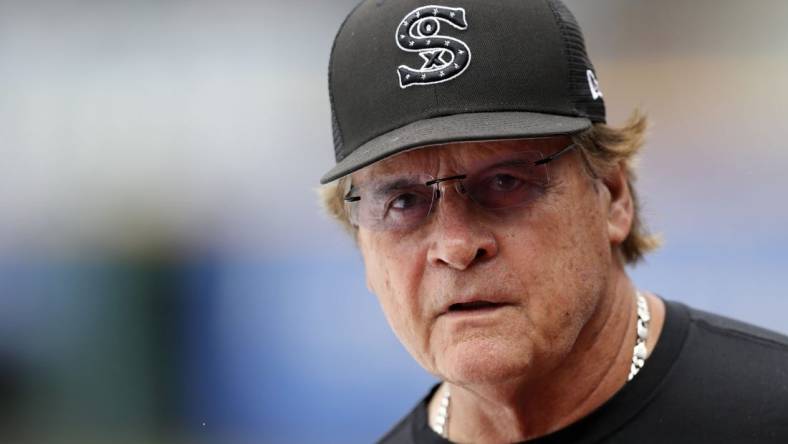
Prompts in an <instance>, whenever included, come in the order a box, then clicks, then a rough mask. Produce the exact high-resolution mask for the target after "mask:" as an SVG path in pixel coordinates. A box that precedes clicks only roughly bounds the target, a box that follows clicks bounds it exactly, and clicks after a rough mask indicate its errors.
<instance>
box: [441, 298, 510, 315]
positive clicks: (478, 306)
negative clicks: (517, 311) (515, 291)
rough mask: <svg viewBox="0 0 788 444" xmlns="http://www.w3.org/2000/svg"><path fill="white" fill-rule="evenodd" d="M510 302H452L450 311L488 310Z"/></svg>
mask: <svg viewBox="0 0 788 444" xmlns="http://www.w3.org/2000/svg"><path fill="white" fill-rule="evenodd" d="M506 305H508V304H504V303H499V302H490V301H471V302H462V303H457V304H451V305H450V306H449V310H448V313H455V312H473V311H488V310H494V309H496V308H500V307H503V306H506Z"/></svg>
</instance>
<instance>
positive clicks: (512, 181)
mask: <svg viewBox="0 0 788 444" xmlns="http://www.w3.org/2000/svg"><path fill="white" fill-rule="evenodd" d="M522 184H523V181H522V180H520V179H519V178H517V177H515V176H512V175H511V174H496V175H495V176H493V177H492V178H491V179H490V183H489V185H490V188H491V189H492V190H493V191H513V190H516V189H517V188H518V187H520V186H521V185H522Z"/></svg>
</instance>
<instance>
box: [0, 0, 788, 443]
mask: <svg viewBox="0 0 788 444" xmlns="http://www.w3.org/2000/svg"><path fill="white" fill-rule="evenodd" d="M354 4H355V0H336V1H320V2H315V1H306V0H290V1H288V2H274V1H270V0H257V1H251V0H224V1H221V2H220V1H216V0H214V1H207V0H191V1H184V0H156V1H151V0H148V1H143V0H137V1H125V2H123V1H107V0H105V1H99V0H58V1H43V0H26V1H21V0H18V1H6V0H3V1H0V80H1V83H0V153H1V154H2V160H0V441H2V442H3V443H46V444H49V443H54V444H59V443H71V442H73V443H106V442H112V443H202V442H205V443H208V442H219V443H233V444H235V443H238V444H243V443H368V442H372V441H373V440H374V439H376V438H377V437H379V436H380V435H381V434H382V433H384V432H385V431H386V430H387V429H388V428H389V427H390V426H391V425H392V424H393V423H394V422H395V420H396V419H398V418H399V417H400V416H401V415H403V414H404V413H405V412H406V411H407V410H408V409H410V407H411V406H412V405H413V404H414V403H415V402H416V401H417V400H418V399H420V398H421V397H422V396H423V395H424V393H425V392H426V390H427V388H428V387H429V386H430V384H431V383H432V379H431V378H430V377H429V376H428V375H426V374H425V373H424V372H423V371H422V370H421V369H420V368H419V367H418V366H417V365H416V364H415V363H414V362H412V360H411V358H410V357H409V356H408V354H407V353H406V352H405V351H404V350H403V349H402V347H401V346H400V345H399V343H398V342H397V340H396V339H395V338H394V337H393V335H392V334H391V332H390V331H389V329H388V326H387V325H386V322H385V320H384V318H383V316H382V314H381V311H380V309H379V308H378V305H377V302H376V301H375V299H374V297H373V296H372V295H370V294H369V293H368V292H367V291H366V289H365V286H364V278H363V271H362V263H361V261H360V258H359V256H358V254H357V252H356V251H355V249H354V247H353V245H352V242H351V241H350V240H349V239H348V238H347V237H346V236H345V235H344V234H343V233H342V232H341V231H340V229H339V228H338V227H336V226H335V225H333V224H332V223H330V221H329V220H328V219H327V218H326V217H324V216H322V214H321V212H320V209H319V206H318V204H317V198H316V194H315V193H314V190H315V188H316V186H317V181H318V178H319V177H320V176H321V174H322V173H323V172H325V171H326V170H327V169H328V168H329V167H330V166H331V165H332V164H333V148H332V145H331V129H330V124H329V104H328V98H327V92H326V71H327V62H328V55H329V50H330V47H331V42H332V38H333V36H334V34H335V32H336V30H337V28H338V27H339V25H340V23H341V21H342V19H343V18H344V16H345V14H346V13H347V12H348V11H350V9H351V8H352V7H353V5H354ZM568 4H569V6H570V8H571V9H572V10H573V11H574V12H575V14H576V15H577V17H578V19H579V21H580V23H581V25H582V26H583V28H584V30H585V33H586V38H587V42H588V45H589V51H590V54H591V56H592V59H593V60H594V63H595V65H596V68H597V72H598V77H599V79H600V82H601V86H602V88H603V91H604V92H605V98H606V101H607V106H608V110H609V122H610V123H613V124H620V123H622V122H623V121H624V120H625V119H626V117H627V116H628V115H629V113H630V112H631V111H632V110H633V109H635V108H640V109H642V110H643V111H645V112H646V113H648V115H649V116H650V117H651V119H652V123H653V128H652V131H651V137H650V139H649V144H648V147H647V150H646V152H645V154H644V155H643V157H642V159H641V162H640V166H641V170H640V181H639V191H640V194H641V196H642V198H643V201H644V203H645V214H646V218H647V220H648V222H649V225H650V226H651V227H652V228H653V229H654V230H655V231H657V232H660V233H662V234H663V236H664V238H665V240H666V244H665V246H664V248H663V249H662V250H660V251H659V252H657V253H656V254H654V255H652V256H650V257H649V258H648V261H647V262H646V263H645V264H644V265H642V266H639V267H637V268H636V269H634V270H632V273H633V275H634V277H635V280H636V281H637V283H638V284H639V285H640V286H641V287H642V288H646V289H650V290H652V291H655V292H658V293H659V294H661V295H663V296H665V297H667V298H669V299H675V300H680V301H685V302H687V303H689V304H692V305H694V306H696V307H699V308H704V309H708V310H713V311H716V312H719V313H723V314H727V315H731V316H735V317H738V318H741V319H744V320H747V321H750V322H753V323H757V324H760V325H763V326H766V327H769V328H772V329H775V330H778V331H781V332H783V333H788V323H786V321H785V316H784V313H785V312H786V311H788V299H786V297H785V292H784V290H783V288H784V284H782V283H781V279H782V278H781V276H783V275H784V274H785V273H786V271H788V267H787V266H788V257H787V256H786V250H787V249H788V207H787V206H786V204H785V202H786V199H785V192H786V189H787V188H788V187H787V186H788V175H786V173H785V172H786V171H787V170H788V150H786V146H785V145H786V137H787V136H788V125H787V124H786V123H785V116H786V111H785V110H786V106H787V105H788V82H786V81H785V79H786V78H788V57H787V56H788V3H787V2H783V1H780V0H760V1H757V2H742V1H737V0H728V1H721V0H697V1H693V2H684V1H678V0H669V1H661V2H653V1H652V2H650V1H645V0H597V1H594V2H588V1H580V0H573V1H568Z"/></svg>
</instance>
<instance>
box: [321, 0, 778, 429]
mask: <svg viewBox="0 0 788 444" xmlns="http://www.w3.org/2000/svg"><path fill="white" fill-rule="evenodd" d="M329 89H330V95H331V103H332V115H333V127H334V143H335V149H336V158H337V165H336V166H335V167H334V168H333V169H332V170H331V171H329V172H328V173H327V174H326V175H325V176H324V177H323V179H322V183H323V184H327V185H324V188H323V190H322V191H323V197H324V200H325V204H326V207H327V208H328V210H329V212H330V213H331V214H332V215H334V216H335V217H336V218H337V219H338V220H339V221H340V222H341V223H343V224H344V225H345V226H346V227H347V228H348V230H349V231H350V232H351V233H352V235H353V236H354V237H355V239H356V241H357V244H358V246H359V248H360V250H361V253H362V255H363V258H364V263H365V266H366V275H367V284H368V287H369V288H370V290H371V291H372V292H373V293H375V294H376V295H377V297H378V298H379V300H380V304H381V306H382V308H383V311H384V312H385V314H386V316H387V319H388V321H389V323H390V325H391V327H392V328H393V330H394V332H395V333H396V335H397V336H398V338H399V339H400V341H401V342H402V343H403V345H404V346H405V347H406V348H407V350H408V351H409V352H410V353H411V355H412V356H413V357H414V359H416V360H417V361H418V362H419V364H421V365H422V366H423V367H424V368H425V369H426V370H427V371H429V372H430V373H432V374H433V375H435V376H436V377H437V378H439V379H440V380H441V381H442V382H441V383H440V384H438V385H436V387H434V388H433V389H432V390H431V391H430V392H429V393H428V394H427V396H426V397H425V398H424V400H423V401H422V402H421V403H419V404H418V405H417V406H416V407H415V408H414V409H413V411H411V412H410V414H408V415H407V416H406V417H405V418H404V419H403V420H402V421H401V422H400V423H399V424H397V425H396V426H395V427H394V428H393V429H392V430H391V432H389V433H388V434H387V435H386V436H385V437H384V438H383V439H382V441H381V442H383V443H443V442H463V443H471V442H472V443H505V442H522V441H528V442H535V443H556V442H561V443H564V442H567V443H573V442H578V443H579V442H583V443H586V442H588V443H596V442H622V443H644V442H645V443H652V442H653V443H664V442H692V443H698V442H708V443H720V442H736V443H739V442H774V443H777V442H780V443H785V442H788V338H786V337H784V336H781V335H778V334H776V333H773V332H768V331H765V330H762V329H759V328H756V327H753V326H749V325H746V324H743V323H739V322H736V321H732V320H729V319H725V318H721V317H718V316H715V315H711V314H708V313H703V312H701V311H697V310H693V309H690V308H688V307H686V306H684V305H682V304H679V303H675V302H667V301H664V300H662V299H661V298H659V297H657V296H655V295H654V294H651V293H648V292H646V291H639V290H638V289H637V288H636V287H635V285H634V284H633V282H632V281H631V280H630V279H629V277H628V276H627V273H626V270H625V266H626V265H627V264H633V263H635V262H637V261H638V260H640V259H641V258H642V257H643V255H644V254H645V253H647V252H648V251H649V250H651V249H653V248H655V247H656V246H657V241H656V240H655V238H654V237H652V236H650V235H649V234H648V232H647V231H646V230H645V228H644V226H643V224H642V222H641V220H640V216H639V210H638V200H637V197H636V194H635V191H634V188H633V183H634V174H633V170H632V159H633V156H634V155H635V154H636V153H637V152H638V150H639V148H640V146H641V145H642V141H643V133H644V130H645V126H646V122H645V119H644V118H643V117H641V116H639V115H635V116H633V118H632V119H631V121H630V122H629V123H628V124H627V125H625V126H624V127H623V128H618V129H616V128H611V127H609V126H607V125H606V124H605V106H604V98H603V93H602V91H601V89H600V86H599V83H598V81H597V76H596V72H595V71H594V68H593V66H592V65H591V63H590V61H589V60H588V57H587V55H586V50H585V45H584V42H583V37H582V34H581V32H580V28H579V27H578V25H577V23H576V22H575V19H574V18H573V17H572V15H571V13H570V12H569V11H568V9H567V8H566V7H565V6H564V5H563V4H562V3H560V2H559V1H558V0H499V1H489V0H485V1H482V0H477V1H473V0H452V1H451V2H447V3H441V4H439V5H438V4H433V3H432V2H426V1H416V0H407V1H380V0H378V1H374V0H368V1H365V2H363V3H361V4H360V5H359V6H358V7H357V8H356V9H355V10H354V11H353V12H352V13H351V14H350V16H349V17H348V18H347V20H346V21H345V23H344V24H343V25H342V27H341V29H340V31H339V33H338V35H337V37H336V40H335V42H334V48H333V50H332V57H331V62H330V67H329Z"/></svg>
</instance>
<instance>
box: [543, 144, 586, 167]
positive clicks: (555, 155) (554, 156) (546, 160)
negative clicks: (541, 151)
mask: <svg viewBox="0 0 788 444" xmlns="http://www.w3.org/2000/svg"><path fill="white" fill-rule="evenodd" d="M576 146H577V144H576V143H571V144H569V145H568V146H566V147H565V148H564V149H562V150H561V151H558V152H556V153H553V154H551V155H549V156H547V157H545V158H544V159H539V160H537V161H536V162H534V165H544V164H546V163H550V162H552V161H554V160H555V159H558V158H559V157H561V156H563V155H564V154H565V153H567V152H569V151H570V150H571V149H572V148H574V147H576Z"/></svg>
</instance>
